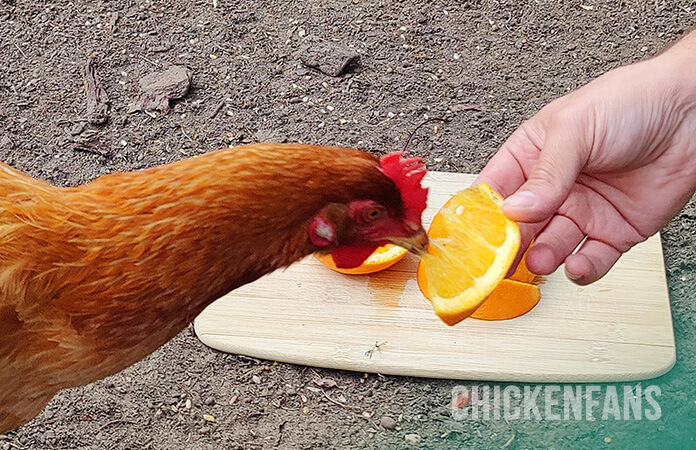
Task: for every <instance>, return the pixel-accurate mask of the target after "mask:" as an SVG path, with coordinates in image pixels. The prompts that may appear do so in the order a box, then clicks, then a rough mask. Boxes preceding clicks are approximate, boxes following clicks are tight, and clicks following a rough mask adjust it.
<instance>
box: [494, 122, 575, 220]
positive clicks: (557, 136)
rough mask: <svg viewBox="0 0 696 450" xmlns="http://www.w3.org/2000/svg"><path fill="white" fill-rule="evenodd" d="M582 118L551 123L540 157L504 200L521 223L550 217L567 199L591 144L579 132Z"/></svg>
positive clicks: (507, 209)
mask: <svg viewBox="0 0 696 450" xmlns="http://www.w3.org/2000/svg"><path fill="white" fill-rule="evenodd" d="M580 122H581V121H576V122H575V123H574V125H572V126H567V125H566V126H562V125H565V124H568V123H572V122H571V121H563V122H561V123H559V122H556V123H555V124H553V123H552V124H551V126H550V127H549V130H548V131H547V135H546V138H545V139H544V145H543V148H542V150H541V152H540V153H539V159H538V161H537V163H536V165H535V166H534V169H533V170H532V173H531V174H530V175H529V177H528V178H527V181H526V182H525V183H524V184H522V186H520V188H519V189H518V190H517V191H516V192H515V193H514V194H512V195H511V196H510V197H508V198H507V199H505V201H504V202H503V207H502V208H503V213H505V215H506V216H508V217H509V218H511V219H513V220H516V221H518V222H529V223H532V222H541V221H543V220H546V219H548V218H550V217H551V216H552V215H553V214H554V213H555V212H556V211H558V208H560V207H561V205H562V204H563V202H565V200H566V199H567V198H568V195H569V194H570V190H571V189H572V187H573V185H574V184H575V181H576V179H577V177H578V175H579V174H580V172H581V171H582V170H583V168H584V167H585V164H586V163H587V159H588V155H589V146H587V145H585V142H586V141H585V138H584V136H582V132H581V131H580V130H581V129H582V127H580V126H579V124H580Z"/></svg>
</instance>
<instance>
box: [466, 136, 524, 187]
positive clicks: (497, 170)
mask: <svg viewBox="0 0 696 450" xmlns="http://www.w3.org/2000/svg"><path fill="white" fill-rule="evenodd" d="M524 181H525V177H524V173H523V172H522V169H521V168H520V165H519V163H518V162H517V160H516V159H515V156H514V155H513V154H512V153H510V152H509V151H508V150H507V149H506V148H505V147H501V149H500V150H498V152H497V153H496V154H495V155H493V158H491V160H490V161H489V162H488V164H486V167H484V168H483V170H481V173H479V175H478V177H476V180H475V181H474V183H473V185H477V184H479V183H488V185H489V186H490V187H492V188H493V190H494V191H496V192H497V193H499V194H500V195H502V196H503V197H507V196H508V195H510V194H512V193H513V192H515V191H516V190H517V189H518V188H519V187H520V186H522V183H524Z"/></svg>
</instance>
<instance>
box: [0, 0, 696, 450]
mask: <svg viewBox="0 0 696 450" xmlns="http://www.w3.org/2000/svg"><path fill="white" fill-rule="evenodd" d="M694 24H696V4H694V2H689V1H661V0H660V1H637V2H625V1H608V2H599V1H594V0H586V1H583V2H579V1H569V2H551V1H548V2H547V1H539V2H515V1H505V0H501V1H455V0H433V1H415V0H401V1H396V0H393V1H392V0H341V1H335V0H329V1H319V0H300V1H297V0H282V1H281V0H257V1H253V2H252V1H244V0H242V1H234V2H233V1H230V0H216V1H214V0H205V1H201V0H193V1H191V0H189V1H182V0H169V1H166V2H165V1H150V0H112V1H106V0H97V1H81V0H73V1H71V2H68V1H50V0H49V1H45V0H32V1H28V0H0V66H1V67H0V159H1V160H3V161H5V162H7V163H9V164H11V165H12V166H14V167H16V168H18V169H21V170H23V171H26V172H27V173H29V174H30V175H32V176H34V177H37V178H40V179H44V180H47V181H49V182H51V183H54V184H56V185H61V186H64V185H74V184H79V183H86V182H88V181H90V180H91V179H93V178H95V177H97V176H99V175H101V174H105V173H109V172H113V171H123V170H134V169H140V168H145V167H149V166H153V165H157V164H162V163H166V162H170V161H174V160H178V159H181V158H186V157H189V156H193V155H196V154H200V153H204V152H208V151H211V150H215V149H218V148H222V147H226V146H231V145H237V144H242V143H248V142H256V141H276V142H280V141H290V142H307V143H313V144H325V145H343V146H351V147H359V148H363V149H365V150H367V151H370V152H374V153H376V154H382V153H384V152H386V151H393V150H396V149H399V148H400V147H401V146H402V145H403V143H404V141H405V139H406V136H407V133H408V132H409V130H411V129H413V128H414V127H415V126H416V125H417V124H418V123H420V122H422V121H423V120H424V119H426V118H429V117H446V118H448V119H450V121H449V122H448V123H447V124H444V125H442V124H440V125H437V126H435V125H430V126H429V127H428V128H426V129H424V130H421V131H420V132H419V133H418V135H417V136H416V138H415V139H414V141H413V142H412V143H411V147H410V149H409V151H410V152H411V153H412V154H419V155H423V156H424V157H425V160H426V163H427V165H428V167H429V168H430V169H433V170H442V171H457V172H477V171H479V170H480V169H481V168H482V167H483V165H484V164H485V163H486V161H487V160H488V159H489V158H490V156H491V155H492V154H493V153H494V152H495V150H496V149H497V148H498V146H499V145H500V144H501V143H502V142H503V140H504V139H505V138H506V136H507V135H509V134H510V133H511V132H512V131H513V130H514V129H515V127H517V126H518V125H519V124H520V123H521V122H522V121H524V120H525V119H526V118H528V117H530V116H531V115H533V114H534V113H535V112H536V111H537V110H538V109H539V108H540V107H542V106H543V105H544V104H546V103H548V102H549V101H550V100H552V99H554V98H556V97H558V96H561V95H563V94H564V93H567V92H568V91H571V90H573V89H575V88H577V87H579V86H581V85H582V84H584V83H586V82H587V81H589V80H591V79H592V78H593V77H596V76H597V75H599V74H601V73H603V72H605V71H607V70H609V69H611V68H613V67H616V66H618V65H621V64H624V63H629V62H632V61H636V60H639V59H642V58H645V57H648V56H650V55H652V54H654V53H656V52H657V51H659V50H660V49H661V48H663V47H664V46H665V45H666V44H668V43H669V42H671V41H673V40H674V39H676V38H678V37H679V36H680V35H682V34H683V33H684V31H685V30H687V29H688V28H689V27H691V26H693V25H694ZM317 46H323V47H321V48H317ZM326 46H328V50H327V47H326ZM332 50H333V51H332ZM90 60H91V61H92V62H91V71H92V72H91V73H93V74H95V76H96V82H97V84H98V86H94V83H91V85H90V86H89V87H88V89H87V91H86V90H85V80H86V78H89V77H86V74H87V73H90V71H89V70H87V71H86V65H87V63H88V61H90ZM312 61H314V62H315V63H312ZM174 65H177V66H185V67H186V68H188V69H189V70H190V73H191V75H192V84H191V86H190V89H189V90H188V92H187V93H186V94H185V95H184V96H183V97H182V98H180V99H178V100H171V103H170V105H169V106H171V111H169V112H168V113H167V114H164V113H163V111H166V109H167V108H166V107H165V108H162V109H161V110H159V111H155V112H149V111H148V112H142V111H136V112H129V111H131V110H132V108H133V105H134V104H135V103H137V100H138V98H139V96H140V95H141V93H140V84H139V83H140V80H141V79H142V78H143V77H144V76H146V75H148V74H151V73H153V72H161V71H164V70H165V69H167V68H169V67H171V66H174ZM90 93H91V94H90ZM88 94H89V95H88ZM104 94H105V96H104ZM107 99H108V103H106V104H105V103H103V102H104V101H106V100H107ZM100 102H102V103H100ZM104 105H106V107H104ZM95 108H96V109H95ZM134 109H137V108H134ZM104 114H106V115H107V116H108V117H106V120H105V121H104V120H103V119H104ZM663 236H664V248H665V255H666V256H665V257H666V261H667V266H668V272H669V280H670V286H671V293H672V297H673V310H674V314H675V327H676V329H677V337H678V345H680V347H679V350H680V353H679V358H680V361H679V362H678V363H677V364H678V367H677V368H676V369H675V370H682V369H680V368H679V367H681V366H683V365H685V367H689V366H691V367H693V362H694V359H695V357H694V355H695V354H696V352H695V351H694V346H693V344H691V343H692V342H695V341H696V338H695V336H694V331H693V324H694V322H695V321H694V317H696V314H695V312H694V306H693V302H692V303H689V302H686V301H684V299H685V298H687V297H689V296H691V297H692V298H693V296H692V294H691V293H692V290H693V289H692V288H691V287H690V285H689V281H690V282H693V281H694V278H693V273H694V271H696V268H695V267H694V266H693V261H694V260H695V258H696V254H695V252H694V242H695V241H696V239H695V238H696V206H694V204H693V202H692V203H691V204H690V205H689V206H687V208H686V209H685V210H684V211H683V213H682V214H681V215H680V216H678V217H677V218H676V219H675V220H674V221H673V222H672V223H671V224H670V225H669V226H668V227H667V228H666V230H665V232H664V235H663ZM685 274H686V275H685ZM689 274H690V275H689ZM691 286H693V284H691ZM682 371H683V372H685V371H686V370H685V369H684V370H682ZM327 379H328V380H329V381H327ZM691 379H692V380H693V377H692V378H691ZM322 380H323V382H322ZM334 382H335V383H334ZM665 382H666V383H674V385H673V386H672V387H673V389H672V391H671V393H672V394H676V395H677V396H683V397H684V398H687V399H688V402H689V404H691V405H692V406H693V404H692V403H691V401H692V400H696V399H694V388H693V385H694V384H693V382H692V383H691V384H688V383H681V382H678V381H676V380H675V378H674V377H672V378H668V379H666V381H665ZM456 384H458V383H457V382H455V381H447V380H429V379H415V378H403V377H392V376H389V377H384V376H380V375H376V374H362V373H352V372H342V371H333V370H322V369H313V368H308V367H298V366H293V365H288V364H283V363H274V362H272V361H258V360H255V359H251V358H247V357H242V356H235V355H229V354H223V353H219V352H216V351H213V350H211V349H209V348H207V347H205V346H204V345H202V344H201V343H200V342H199V341H198V340H197V339H196V337H195V335H194V333H193V329H192V327H190V328H189V329H187V330H185V331H184V332H182V333H181V334H180V335H179V336H178V337H177V338H175V339H174V340H173V341H171V342H170V343H168V344H167V345H165V346H164V347H163V348H161V349H160V350H159V351H157V352H156V353H154V354H153V355H151V356H150V357H148V358H146V359H145V360H143V361H141V362H140V363H138V364H136V365H135V366H133V367H131V368H129V369H127V370H125V371H124V372H122V373H120V374H118V375H115V376H112V377H109V378H107V379H105V380H102V381H99V382H96V383H93V384H91V385H89V386H85V387H82V388H76V389H72V390H68V391H64V392H61V393H60V394H59V395H58V396H56V398H55V399H54V400H53V401H52V402H51V403H50V404H49V405H48V406H47V407H46V409H45V410H44V411H43V413H42V414H41V415H40V416H38V417H37V418H36V419H35V420H33V421H32V422H31V423H29V424H28V425H26V426H24V427H22V428H21V429H19V430H18V431H16V432H13V433H9V434H7V435H5V436H0V448H1V449H10V448H14V449H48V448H57V449H68V448H80V449H116V448H118V449H126V448H128V449H150V448H151V449H181V448H186V449H221V448H225V449H227V448H239V449H256V448H276V447H277V448H300V449H306V448H505V447H507V448H528V447H554V448H555V447H558V448H565V447H571V446H575V447H583V448H584V447H594V446H600V445H606V444H605V441H602V439H603V438H604V437H605V433H607V432H612V433H613V436H614V441H615V442H617V439H618V438H619V437H621V436H622V433H624V431H622V430H623V429H622V428H620V427H618V426H615V428H611V427H610V426H609V425H608V424H602V425H601V426H598V425H597V424H592V423H588V422H581V423H563V424H562V425H559V424H557V423H556V424H554V423H553V422H541V423H535V422H534V421H531V422H520V423H512V424H510V423H507V422H504V421H502V420H491V421H469V422H459V421H456V420H454V419H453V418H452V417H451V416H450V414H449V412H448V409H447V405H448V404H449V401H450V396H451V390H452V388H453V386H455V385H456ZM324 393H328V394H330V395H331V396H332V398H339V399H340V401H341V402H342V403H344V404H345V405H347V406H340V405H338V404H337V403H335V402H332V401H330V400H329V399H327V397H326V396H325V395H324ZM690 411H691V413H690V414H692V415H693V410H690ZM204 414H209V415H210V416H212V417H214V422H213V421H209V420H206V419H205V418H204ZM384 416H388V417H389V418H391V419H393V421H390V420H388V419H383V417H384ZM208 419H210V417H208ZM380 422H381V424H380ZM383 425H386V427H385V426H383ZM659 426H662V427H663V428H662V432H664V429H665V428H664V427H665V426H666V427H667V429H669V425H665V424H662V425H659ZM659 426H658V428H656V429H659ZM394 427H395V428H394ZM629 428H630V427H629ZM691 429H693V428H691ZM611 430H613V431H611ZM637 430H638V433H640V432H641V430H640V429H639V428H638V429H637ZM683 430H684V428H682V431H683ZM634 431H635V430H632V429H631V431H630V432H629V431H626V432H625V433H624V434H625V436H624V437H625V438H626V439H629V434H630V433H633V432H634ZM674 432H675V433H678V431H674ZM597 433H599V436H600V437H599V438H597V436H595V434H597ZM656 433H657V431H656ZM511 436H512V437H513V439H512V440H510V438H511ZM638 442H641V441H638ZM617 445H618V444H617ZM634 448H635V446H634Z"/></svg>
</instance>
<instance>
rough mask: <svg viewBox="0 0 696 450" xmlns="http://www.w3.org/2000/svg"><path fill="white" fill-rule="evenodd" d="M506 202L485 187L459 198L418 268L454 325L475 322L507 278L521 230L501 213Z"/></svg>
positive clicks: (426, 290)
mask: <svg viewBox="0 0 696 450" xmlns="http://www.w3.org/2000/svg"><path fill="white" fill-rule="evenodd" d="M502 203H503V198H502V197H501V196H500V195H499V194H498V193H497V192H495V191H494V190H493V189H491V187H490V186H488V185H487V184H485V183H481V184H478V185H476V186H474V187H471V188H468V189H464V190H462V191H459V192H458V193H457V194H455V195H454V196H453V197H452V198H451V199H449V200H448V201H447V203H445V205H444V206H443V207H442V208H441V209H440V211H438V213H437V214H436V215H435V217H434V218H433V221H432V223H431V225H430V229H429V230H428V236H429V237H430V239H431V245H430V248H429V250H428V253H427V254H426V255H423V256H422V257H421V261H420V264H419V265H418V275H417V280H418V286H419V287H420V290H421V292H423V295H425V297H426V298H428V299H429V300H430V301H431V303H432V305H433V308H434V310H435V313H436V314H437V315H438V316H439V317H440V319H442V321H443V322H445V323H446V324H448V325H454V324H456V323H458V322H460V321H462V320H463V319H465V318H467V317H468V316H470V315H471V314H472V313H473V312H474V311H475V310H476V309H477V308H478V307H479V306H480V305H481V303H482V302H483V301H484V300H486V298H487V297H488V296H489V295H491V293H492V292H493V291H494V290H495V288H496V286H498V284H499V283H500V282H501V280H502V279H503V278H504V277H505V275H506V274H507V272H508V270H509V268H510V266H511V265H512V263H513V261H514V259H515V255H516V254H517V251H518V249H519V247H520V230H519V227H518V226H517V224H516V223H515V222H513V221H512V220H510V219H508V218H507V217H505V216H504V215H503V213H502V211H501V210H500V205H501V204H502Z"/></svg>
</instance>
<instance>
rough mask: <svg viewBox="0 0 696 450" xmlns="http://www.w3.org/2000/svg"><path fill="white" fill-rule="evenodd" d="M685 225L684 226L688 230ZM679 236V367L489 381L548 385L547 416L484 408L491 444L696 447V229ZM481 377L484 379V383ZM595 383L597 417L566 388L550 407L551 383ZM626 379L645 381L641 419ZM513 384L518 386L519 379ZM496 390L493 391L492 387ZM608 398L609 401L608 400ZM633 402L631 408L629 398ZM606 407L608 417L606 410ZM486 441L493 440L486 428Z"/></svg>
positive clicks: (675, 276) (672, 274)
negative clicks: (620, 379)
mask: <svg viewBox="0 0 696 450" xmlns="http://www.w3.org/2000/svg"><path fill="white" fill-rule="evenodd" d="M694 231H696V230H694ZM683 232H684V230H682V233H683ZM689 233H692V232H689ZM692 236H693V235H692ZM679 240H681V241H682V242H681V243H682V244H684V243H686V245H688V246H690V247H691V249H688V248H687V249H684V248H682V249H671V248H670V247H671V245H670V244H669V243H666V244H665V245H664V249H665V254H666V255H667V256H666V264H667V279H668V284H669V293H670V302H671V305H672V316H673V321H674V331H675V338H676V345H677V361H676V364H675V366H674V368H673V369H672V370H671V371H670V372H668V373H667V374H665V375H663V376H661V377H659V378H654V379H651V380H645V381H642V382H638V383H611V384H600V385H583V384H578V385H560V386H559V387H557V386H558V385H524V384H518V385H510V384H504V383H501V384H496V383H488V384H487V386H488V387H489V389H494V388H495V387H496V386H498V387H499V389H500V390H501V391H502V390H504V389H505V388H508V387H509V386H515V387H516V388H519V390H520V391H521V392H522V393H523V392H524V389H525V388H527V389H528V390H529V391H532V392H533V391H534V389H535V388H537V387H540V388H541V389H540V391H541V393H540V395H539V398H538V399H537V402H536V404H537V405H538V408H539V411H540V414H539V416H540V417H537V416H535V415H534V414H529V417H525V416H524V414H523V413H521V417H514V418H509V420H505V417H504V416H503V415H502V414H504V412H505V411H506V410H505V409H504V408H501V407H499V408H498V409H499V410H500V411H501V417H499V418H497V419H498V420H495V418H493V417H492V415H491V414H492V413H489V417H488V418H485V417H483V411H482V409H481V410H479V415H478V419H474V420H480V421H482V422H488V423H481V425H483V428H484V429H485V430H486V433H489V436H488V440H489V442H491V441H495V443H496V445H494V446H487V447H486V448H508V449H527V448H529V449H537V448H545V449H603V448H606V449H696V262H694V261H693V260H692V258H685V257H684V255H692V254H693V247H696V241H694V240H693V237H692V238H688V237H687V238H686V239H684V235H683V234H682V236H681V237H680V239H679ZM684 250H686V251H684ZM670 255H672V257H670ZM688 259H691V260H688ZM479 385H480V386H481V385H483V383H481V384H479ZM593 386H597V387H598V389H599V392H597V393H594V394H593V397H592V398H593V399H594V400H595V401H596V402H597V403H596V404H595V407H594V408H593V414H592V416H591V417H590V418H588V417H585V414H586V413H587V408H586V403H585V402H586V398H583V399H582V405H581V406H582V411H581V414H580V417H579V418H578V419H576V418H575V417H574V415H573V413H572V409H570V407H571V406H572V405H570V404H568V402H564V401H563V396H562V394H557V395H556V397H555V398H556V399H558V405H556V406H554V407H552V408H551V410H550V412H551V415H549V414H548V412H547V411H545V401H544V400H545V399H544V392H545V390H548V389H554V388H558V389H560V390H561V392H563V389H565V388H566V387H569V388H572V389H573V392H575V391H574V390H575V389H576V388H580V389H581V392H583V393H585V394H586V393H587V392H588V387H589V388H590V389H592V388H593ZM625 386H628V387H629V389H633V390H634V392H635V390H636V386H640V387H641V389H642V391H643V393H644V395H643V399H642V400H643V401H642V406H643V408H642V414H641V417H640V419H639V420H636V418H635V415H634V414H633V413H632V412H633V410H630V409H629V410H628V416H627V415H626V414H625V413H626V410H624V407H625V405H624V403H625V402H624V397H623V389H624V387H625ZM614 388H615V389H616V391H617V393H618V399H619V405H618V408H619V409H618V410H614V408H613V406H614V402H613V399H609V400H607V396H611V395H610V394H608V392H610V391H611V390H613V389H614ZM509 389H513V390H515V388H514V387H513V388H509ZM647 389H652V390H653V391H656V390H659V393H660V395H652V398H653V399H654V401H655V402H656V403H657V405H659V410H658V411H656V409H655V408H653V407H652V405H651V404H650V403H649V402H647V401H646V400H647V399H646V398H645V397H646V396H645V391H646V390H647ZM654 393H655V392H653V394H654ZM489 398H492V395H491V396H490V397H489ZM522 400H523V399H522V398H520V399H518V400H514V399H513V401H512V404H513V405H512V407H513V409H512V410H508V412H514V411H515V409H514V408H515V407H520V412H522V411H524V405H523V404H522ZM607 401H608V403H607V404H606V405H607V406H608V408H605V402H607ZM484 403H485V402H484ZM500 403H502V401H500V400H499V402H498V403H497V404H500ZM628 407H629V408H630V404H629V406H628ZM481 408H483V407H481ZM564 408H566V409H568V410H569V411H570V415H569V416H570V418H569V419H568V420H566V419H564V417H563V416H564ZM616 412H618V416H619V420H616V418H615V416H616V415H617V414H616ZM646 413H647V415H651V416H657V418H656V420H649V419H647V418H646ZM603 414H604V415H605V416H604V417H602V416H603ZM552 416H560V417H559V418H558V420H554V418H553V417H552ZM464 420H472V419H464ZM493 433H496V434H497V436H495V439H492V437H493V436H491V434H493ZM483 441H484V442H485V441H486V437H485V436H484V439H483ZM480 442H481V440H476V439H470V438H467V437H466V436H464V435H462V434H460V433H455V434H452V435H451V436H449V437H448V438H447V439H446V440H445V442H443V448H462V449H463V448H480V447H479V444H480ZM458 444H459V445H458ZM439 447H440V446H436V447H435V448H439Z"/></svg>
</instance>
